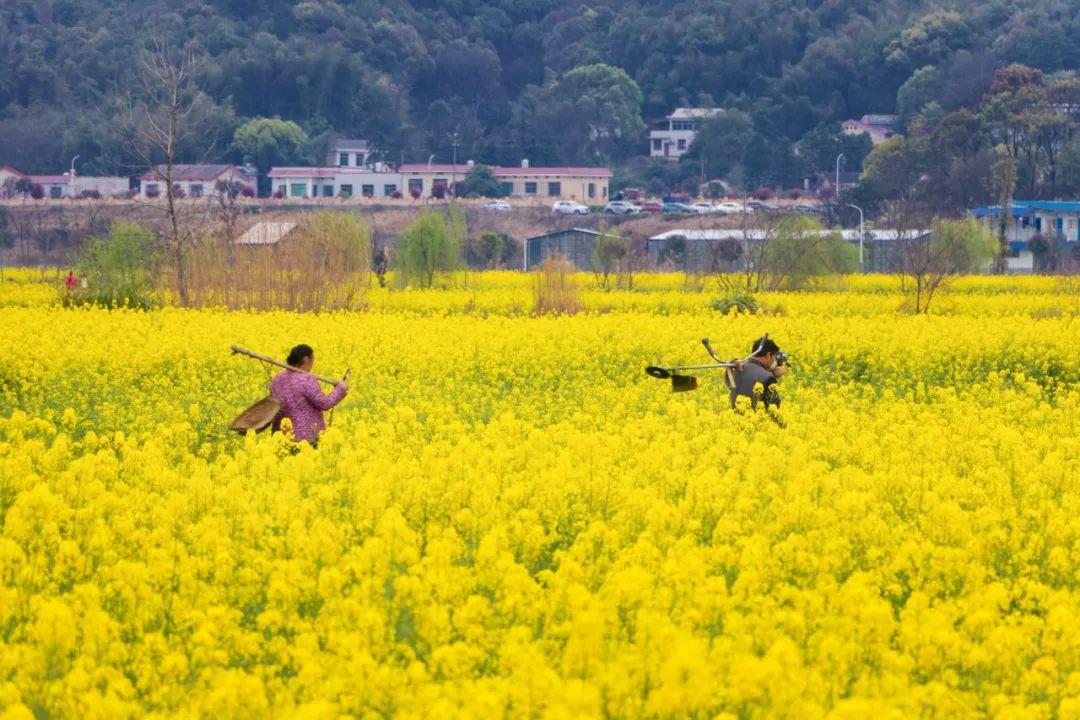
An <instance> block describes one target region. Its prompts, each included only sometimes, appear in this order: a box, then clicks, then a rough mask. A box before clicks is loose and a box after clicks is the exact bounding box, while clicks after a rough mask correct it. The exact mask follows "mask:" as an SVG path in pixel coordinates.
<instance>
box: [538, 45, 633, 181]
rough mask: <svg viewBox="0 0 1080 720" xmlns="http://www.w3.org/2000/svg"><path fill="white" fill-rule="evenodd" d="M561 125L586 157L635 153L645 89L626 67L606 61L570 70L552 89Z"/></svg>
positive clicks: (606, 158)
mask: <svg viewBox="0 0 1080 720" xmlns="http://www.w3.org/2000/svg"><path fill="white" fill-rule="evenodd" d="M552 98H553V99H554V101H555V103H556V110H557V112H558V119H559V121H560V124H558V125H555V126H551V127H548V128H547V129H546V130H547V132H546V133H545V134H551V130H552V127H556V128H560V129H565V130H566V131H568V134H569V135H570V137H571V138H572V139H573V141H574V143H575V144H576V145H577V148H578V152H577V155H578V157H579V158H581V159H583V160H593V161H607V160H610V159H613V158H620V157H625V156H627V155H629V154H631V153H632V152H633V151H634V149H635V148H636V147H637V145H638V141H639V138H640V136H641V133H642V132H643V131H644V129H645V124H644V123H643V122H642V120H641V102H642V96H641V89H640V88H639V87H638V85H637V83H636V82H634V81H633V79H631V77H630V76H629V75H627V74H626V72H625V71H624V70H621V69H620V68H617V67H614V66H612V65H604V64H602V63H600V64H595V65H583V66H581V67H576V68H574V69H573V70H571V71H570V72H568V73H566V75H565V76H563V77H562V79H560V80H559V81H558V82H557V83H556V84H555V85H554V88H553V90H552Z"/></svg>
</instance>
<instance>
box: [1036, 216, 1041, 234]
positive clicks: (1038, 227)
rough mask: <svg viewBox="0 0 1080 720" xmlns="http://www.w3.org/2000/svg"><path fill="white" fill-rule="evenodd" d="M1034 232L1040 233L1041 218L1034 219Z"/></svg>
mask: <svg viewBox="0 0 1080 720" xmlns="http://www.w3.org/2000/svg"><path fill="white" fill-rule="evenodd" d="M1035 232H1042V218H1041V217H1037V218H1035Z"/></svg>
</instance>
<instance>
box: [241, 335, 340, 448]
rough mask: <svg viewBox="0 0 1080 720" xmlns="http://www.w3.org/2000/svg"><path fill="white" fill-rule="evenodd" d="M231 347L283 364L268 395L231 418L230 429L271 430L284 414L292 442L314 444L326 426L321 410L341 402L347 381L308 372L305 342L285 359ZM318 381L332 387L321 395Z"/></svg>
mask: <svg viewBox="0 0 1080 720" xmlns="http://www.w3.org/2000/svg"><path fill="white" fill-rule="evenodd" d="M232 351H233V353H234V354H240V355H246V356H248V357H252V358H255V359H256V360H262V361H263V362H265V363H268V364H271V365H275V366H277V367H280V368H284V369H283V370H282V371H281V372H280V373H278V374H277V375H275V376H274V378H273V379H272V380H271V381H270V396H269V397H267V398H264V399H262V400H260V401H259V402H257V403H255V404H254V405H252V406H251V407H250V408H248V410H246V411H245V412H244V413H243V414H242V415H241V416H240V417H238V418H237V419H236V420H235V421H234V422H233V425H232V429H234V430H238V431H240V432H245V431H247V430H256V431H259V430H262V429H265V428H266V427H267V426H268V425H272V426H273V430H274V432H277V431H278V430H280V429H281V421H282V420H284V419H285V418H288V419H289V420H290V421H291V422H292V427H293V439H294V440H295V441H296V442H302V441H305V440H306V441H307V442H309V443H311V445H312V446H313V447H317V446H318V442H319V433H321V432H322V431H323V430H324V429H325V428H326V423H325V422H324V421H323V411H324V410H331V409H332V408H333V407H334V406H335V405H337V404H338V403H340V402H341V400H342V399H343V398H344V397H345V394H346V393H347V392H348V391H349V383H348V382H347V381H346V380H345V379H344V378H343V379H341V380H334V379H331V378H325V377H322V376H319V375H315V374H314V373H312V372H311V369H312V367H313V366H314V365H315V351H314V350H312V349H311V346H309V345H297V346H296V347H294V348H293V349H292V350H291V351H290V352H289V357H288V358H287V359H286V362H285V363H281V362H278V361H277V360H274V359H273V358H269V357H266V356H265V355H259V354H258V353H253V352H251V351H249V350H243V349H242V348H238V347H236V346H235V345H234V346H233V347H232ZM347 375H348V373H346V376H347ZM320 382H324V383H327V384H328V385H332V386H334V389H333V391H331V392H330V393H328V394H325V395H324V394H323V392H322V388H320V387H319V383H320Z"/></svg>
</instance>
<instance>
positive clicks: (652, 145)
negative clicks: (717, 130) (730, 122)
mask: <svg viewBox="0 0 1080 720" xmlns="http://www.w3.org/2000/svg"><path fill="white" fill-rule="evenodd" d="M723 112H724V110H723V109H722V108H677V109H676V110H675V112H673V113H671V114H670V115H668V116H667V118H665V125H666V127H664V128H660V129H656V130H653V131H651V132H650V133H649V157H654V158H664V159H665V160H678V159H679V158H680V157H682V156H683V155H684V154H685V153H686V151H687V150H688V149H689V148H690V144H691V143H693V142H694V136H695V135H696V134H697V131H698V130H699V129H700V128H701V124H702V123H704V122H705V121H706V120H708V119H710V118H714V117H716V116H718V115H722V114H723Z"/></svg>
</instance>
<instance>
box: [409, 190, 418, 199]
mask: <svg viewBox="0 0 1080 720" xmlns="http://www.w3.org/2000/svg"><path fill="white" fill-rule="evenodd" d="M409 195H411V196H412V199H413V200H419V199H420V189H419V188H413V189H412V190H410V191H409Z"/></svg>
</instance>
